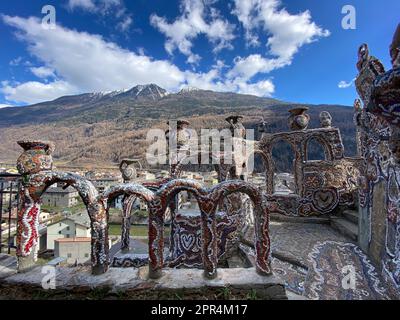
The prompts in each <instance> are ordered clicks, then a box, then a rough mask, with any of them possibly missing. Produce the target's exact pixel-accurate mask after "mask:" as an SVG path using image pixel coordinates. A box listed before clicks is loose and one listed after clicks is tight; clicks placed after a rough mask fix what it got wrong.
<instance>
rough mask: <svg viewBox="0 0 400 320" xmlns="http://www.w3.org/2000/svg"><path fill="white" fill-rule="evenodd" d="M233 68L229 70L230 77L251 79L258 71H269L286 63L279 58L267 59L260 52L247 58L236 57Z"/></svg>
mask: <svg viewBox="0 0 400 320" xmlns="http://www.w3.org/2000/svg"><path fill="white" fill-rule="evenodd" d="M234 63H235V64H234V66H233V68H232V69H231V70H230V71H229V72H228V77H230V78H233V77H242V78H244V79H246V80H249V79H251V78H252V77H253V76H255V75H256V74H258V73H268V72H271V71H272V70H274V69H276V68H279V67H282V66H283V65H284V63H283V62H281V61H280V60H278V59H266V58H263V57H262V56H261V55H260V54H252V55H249V56H247V57H246V58H242V57H236V58H235V60H234Z"/></svg>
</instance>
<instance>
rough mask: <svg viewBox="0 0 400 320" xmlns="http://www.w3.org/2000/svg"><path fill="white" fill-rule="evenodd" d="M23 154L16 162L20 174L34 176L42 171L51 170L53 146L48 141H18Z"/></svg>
mask: <svg viewBox="0 0 400 320" xmlns="http://www.w3.org/2000/svg"><path fill="white" fill-rule="evenodd" d="M17 143H18V144H19V145H20V146H21V147H22V148H24V152H23V153H22V154H21V155H20V156H19V158H18V160H17V169H18V171H19V173H20V174H22V175H25V174H34V173H38V172H40V171H44V170H52V168H53V157H52V153H53V151H54V144H53V143H52V142H48V141H18V142H17Z"/></svg>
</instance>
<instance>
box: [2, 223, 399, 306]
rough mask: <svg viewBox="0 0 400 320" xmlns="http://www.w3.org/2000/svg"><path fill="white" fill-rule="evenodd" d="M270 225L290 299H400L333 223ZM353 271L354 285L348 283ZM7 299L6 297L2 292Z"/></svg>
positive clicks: (280, 275)
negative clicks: (349, 275) (347, 276)
mask: <svg viewBox="0 0 400 320" xmlns="http://www.w3.org/2000/svg"><path fill="white" fill-rule="evenodd" d="M300 221H301V220H300ZM270 229H271V230H270V231H271V243H272V256H273V259H272V266H273V270H274V274H275V276H277V277H278V278H280V279H281V281H282V282H283V283H284V284H285V286H286V290H287V294H288V297H289V299H317V300H337V299H339V300H369V299H399V297H398V296H396V295H395V294H394V293H393V292H391V291H389V289H388V288H387V285H386V283H385V282H384V281H383V279H382V278H381V277H380V276H379V275H378V273H377V271H376V270H375V268H374V266H373V265H372V264H371V262H370V261H369V259H368V258H367V257H366V256H365V255H364V254H363V252H362V251H361V250H360V248H359V247H358V246H357V245H356V244H354V243H353V242H352V241H350V240H348V239H347V238H346V237H344V236H342V235H341V234H339V233H338V232H337V231H336V230H334V229H332V228H331V227H330V226H329V225H328V224H319V223H298V222H296V223H294V222H287V221H286V222H285V221H271V224H270ZM6 265H7V266H6ZM12 269H15V263H13V262H12V259H10V258H5V257H4V256H3V257H2V258H1V259H0V270H1V271H2V272H1V273H3V276H4V275H5V274H4V272H3V271H6V270H8V272H11V273H12ZM351 269H353V270H354V272H355V283H354V286H352V285H351V282H349V281H346V279H347V278H346V275H348V274H349V270H350V271H352V270H351ZM121 271H122V270H121ZM177 271H179V270H177ZM237 276H239V275H237ZM0 282H1V280H0ZM2 298H7V297H4V296H2V293H1V292H0V299H2ZM203 298H205V297H203Z"/></svg>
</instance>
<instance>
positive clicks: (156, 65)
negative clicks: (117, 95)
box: [0, 0, 400, 107]
mask: <svg viewBox="0 0 400 320" xmlns="http://www.w3.org/2000/svg"><path fill="white" fill-rule="evenodd" d="M44 5H53V6H54V7H55V9H56V29H50V30H46V29H44V28H43V27H42V24H41V20H42V18H43V16H44V15H43V14H42V13H41V11H42V7H43V6H44ZM344 5H353V6H354V7H355V9H356V29H355V30H344V29H343V28H342V25H341V22H342V18H343V17H344V15H343V14H342V13H341V11H342V7H343V6H344ZM399 12H400V1H398V0H382V1H372V0H368V1H366V0H353V1H352V0H347V1H341V0H338V1H336V0H335V1H327V0H326V1H316V0H291V1H289V0H229V1H222V0H220V1H218V0H181V1H175V2H174V1H165V0H132V1H128V0H125V1H123V0H59V1H50V0H46V1H38V0H31V1H29V2H27V1H23V0H13V1H8V0H7V1H1V2H0V13H1V16H0V48H1V50H0V107H3V106H5V105H27V104H32V103H37V102H41V101H46V100H52V99H55V98H57V97H59V96H62V95H67V94H77V93H82V92H92V91H111V90H120V89H126V88H130V87H133V86H135V85H138V84H146V83H156V84H158V85H160V86H162V87H164V88H166V89H167V90H169V91H171V92H176V91H179V90H180V89H181V88H184V87H186V86H193V87H198V88H202V89H211V90H215V91H234V92H239V93H249V94H255V95H259V96H270V97H274V98H277V99H281V100H285V101H292V102H302V103H312V104H319V103H324V104H325V103H329V104H345V105H351V104H352V102H353V100H354V99H355V98H356V96H357V94H356V91H355V88H354V84H351V82H352V80H353V79H354V78H355V76H356V73H357V70H356V67H355V63H356V60H357V48H358V46H359V45H360V44H361V43H363V42H366V43H368V44H369V46H370V52H371V54H372V55H374V56H377V57H379V58H380V59H381V60H382V62H383V63H384V65H385V66H386V67H387V68H390V59H389V53H388V47H389V44H390V43H391V40H392V36H393V33H394V30H395V28H396V26H397V24H398V23H400V19H399V17H400V15H399ZM342 81H344V82H343V83H342V84H344V87H345V88H343V85H341V87H342V88H339V83H340V82H342ZM346 84H347V85H346Z"/></svg>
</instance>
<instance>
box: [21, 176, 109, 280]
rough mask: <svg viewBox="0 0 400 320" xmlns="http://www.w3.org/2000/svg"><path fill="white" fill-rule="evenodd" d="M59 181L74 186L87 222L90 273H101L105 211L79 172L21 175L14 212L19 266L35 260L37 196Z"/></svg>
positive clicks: (105, 257)
mask: <svg viewBox="0 0 400 320" xmlns="http://www.w3.org/2000/svg"><path fill="white" fill-rule="evenodd" d="M59 182H62V183H65V184H66V185H67V186H71V187H73V188H74V189H76V190H77V191H78V193H79V196H80V197H81V198H82V201H83V203H84V204H85V206H86V209H87V212H88V215H89V218H90V222H91V232H92V234H91V235H92V237H91V238H92V241H91V261H92V273H93V274H102V273H105V272H106V271H107V270H108V263H109V259H108V251H109V248H108V230H107V213H106V209H105V207H104V205H103V202H102V201H101V200H100V199H99V194H98V191H97V190H96V188H95V187H94V186H93V184H92V183H91V182H90V181H88V180H86V179H84V178H82V177H81V176H79V175H76V174H73V173H69V172H55V171H42V172H40V173H36V174H32V175H29V176H25V179H24V183H23V187H22V189H21V194H20V197H21V200H22V201H21V203H22V205H21V208H20V209H19V211H18V230H17V242H18V246H17V247H18V249H17V255H18V256H19V263H20V269H21V270H22V269H24V268H28V267H29V266H30V264H32V261H35V260H36V245H37V238H38V224H39V220H38V219H39V213H40V201H41V197H42V195H43V194H44V193H45V192H46V190H47V189H48V188H49V187H50V186H52V185H53V184H55V183H59ZM32 258H33V259H32Z"/></svg>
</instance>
